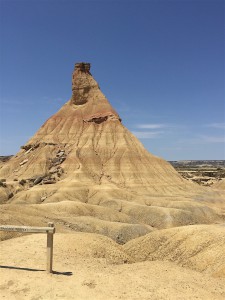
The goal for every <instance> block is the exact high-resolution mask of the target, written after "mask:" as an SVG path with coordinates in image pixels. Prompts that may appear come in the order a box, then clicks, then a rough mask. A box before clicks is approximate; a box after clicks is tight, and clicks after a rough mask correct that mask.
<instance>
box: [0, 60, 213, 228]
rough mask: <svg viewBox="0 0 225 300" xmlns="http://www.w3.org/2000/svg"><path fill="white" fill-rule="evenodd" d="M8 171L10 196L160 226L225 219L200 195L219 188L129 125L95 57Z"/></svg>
mask: <svg viewBox="0 0 225 300" xmlns="http://www.w3.org/2000/svg"><path fill="white" fill-rule="evenodd" d="M0 178H6V179H7V180H6V187H1V194H0V197H1V202H2V203H8V202H10V203H34V204H35V203H36V204H37V203H41V204H45V203H51V202H62V201H70V205H71V201H72V202H73V203H76V207H80V205H82V209H84V207H85V209H86V211H85V212H84V211H83V212H82V213H81V215H82V216H85V215H86V214H89V216H90V212H89V213H87V210H88V209H90V206H91V207H92V214H91V216H92V217H93V216H96V214H98V218H100V219H102V218H103V219H105V221H107V222H108V221H109V219H110V220H111V221H116V222H117V221H119V222H126V223H129V224H130V223H132V224H133V223H135V224H140V223H141V224H146V226H154V227H157V228H164V227H171V226H179V225H184V224H194V223H208V222H211V221H212V220H214V221H215V219H216V220H217V219H218V218H219V217H218V216H217V214H216V213H215V212H214V211H213V209H211V208H209V207H208V206H205V205H204V204H203V202H201V203H200V202H196V201H195V200H196V199H198V200H199V199H203V198H204V197H205V195H206V194H207V195H208V196H206V198H207V201H210V199H211V198H214V195H212V193H211V194H209V193H208V191H206V190H205V189H203V188H200V187H198V186H197V185H195V184H192V183H189V182H188V181H186V180H185V179H183V178H181V177H180V175H179V174H178V173H177V172H176V171H175V170H174V169H173V167H172V166H171V165H170V164H169V163H167V162H166V161H165V160H163V159H161V158H158V157H156V156H154V155H152V154H150V153H149V152H148V151H147V150H146V149H145V148H144V147H143V145H142V144H141V143H140V141H139V140H138V139H137V138H136V137H135V136H134V135H133V134H132V133H131V132H129V130H127V129H126V128H125V127H124V126H123V124H122V122H121V119H120V116H119V115H118V114H117V112H116V111H115V110H114V109H113V108H112V106H111V105H110V103H109V102H108V100H107V99H106V97H105V96H104V95H103V93H102V92H101V90H100V88H99V85H98V83H97V82H96V81H95V79H94V78H93V76H92V75H91V73H90V64H89V63H83V62H82V63H77V64H75V69H74V72H73V75H72V97H71V99H70V100H69V101H68V102H67V103H65V104H64V105H63V106H62V108H61V109H60V110H59V111H58V112H57V113H56V114H55V115H53V116H52V117H50V118H49V119H48V120H47V121H46V122H45V123H44V124H43V125H42V126H41V128H40V129H39V130H38V131H37V132H36V134H35V135H34V136H33V137H32V138H31V139H30V140H29V141H28V142H27V143H26V144H25V145H23V146H22V147H21V150H20V151H19V152H18V153H17V154H16V155H15V156H14V157H12V158H11V159H10V160H9V161H7V162H6V163H4V164H3V165H2V167H1V169H0ZM203 195H204V197H203ZM210 197H211V198H210ZM206 198H204V199H206ZM98 207H101V212H100V210H99V208H98ZM196 208H197V209H196ZM77 209H78V208H77ZM79 209H81V208H79ZM82 209H81V210H82ZM85 209H84V210H85ZM96 211H98V213H97V212H96ZM103 212H104V213H103ZM118 213H119V214H118ZM104 214H105V216H104ZM109 216H111V217H109ZM74 222H75V221H74ZM80 222H81V220H80ZM83 222H85V221H84V220H83ZM90 222H91V223H93V222H94V223H95V226H97V225H96V219H95V220H93V219H92V221H90V220H89V223H90ZM79 224H80V223H79ZM85 224H86V223H85ZM93 226H94V225H93ZM89 227H90V226H89ZM89 227H88V228H89ZM84 228H86V227H85V226H84ZM145 229H146V228H145ZM84 230H85V229H84ZM148 230H149V227H148ZM93 231H95V230H94V229H93Z"/></svg>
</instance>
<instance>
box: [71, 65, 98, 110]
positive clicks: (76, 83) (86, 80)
mask: <svg viewBox="0 0 225 300" xmlns="http://www.w3.org/2000/svg"><path fill="white" fill-rule="evenodd" d="M90 68H91V64H90V63H84V62H81V63H76V64H75V68H74V72H73V75H72V92H73V95H72V100H71V101H72V103H73V104H75V105H82V104H85V103H86V102H87V101H88V97H89V94H90V92H91V90H92V89H95V88H99V86H98V84H97V82H96V81H95V80H94V78H93V77H92V75H91V73H90Z"/></svg>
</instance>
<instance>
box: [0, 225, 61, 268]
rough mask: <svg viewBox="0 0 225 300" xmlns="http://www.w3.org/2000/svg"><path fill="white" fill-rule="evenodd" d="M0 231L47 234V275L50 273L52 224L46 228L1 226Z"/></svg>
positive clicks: (53, 228) (51, 262) (53, 230)
mask: <svg viewBox="0 0 225 300" xmlns="http://www.w3.org/2000/svg"><path fill="white" fill-rule="evenodd" d="M0 231H15V232H23V233H47V268H46V271H47V272H48V273H52V264H53V235H54V233H55V227H54V224H53V223H48V227H31V226H16V225H15V226H14V225H2V226H0Z"/></svg>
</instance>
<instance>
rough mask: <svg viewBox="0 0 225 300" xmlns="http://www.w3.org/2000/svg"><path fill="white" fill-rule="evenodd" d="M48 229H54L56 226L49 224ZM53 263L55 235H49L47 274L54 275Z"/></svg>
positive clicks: (49, 233) (50, 233)
mask: <svg viewBox="0 0 225 300" xmlns="http://www.w3.org/2000/svg"><path fill="white" fill-rule="evenodd" d="M48 227H54V224H53V223H51V222H49V223H48ZM52 261H53V233H52V232H48V233H47V272H48V273H52Z"/></svg>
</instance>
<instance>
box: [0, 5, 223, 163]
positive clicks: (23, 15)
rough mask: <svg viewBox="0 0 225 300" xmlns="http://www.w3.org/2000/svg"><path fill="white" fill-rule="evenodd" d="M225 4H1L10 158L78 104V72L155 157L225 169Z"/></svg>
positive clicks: (1, 130)
mask: <svg viewBox="0 0 225 300" xmlns="http://www.w3.org/2000/svg"><path fill="white" fill-rule="evenodd" d="M224 6H225V2H224V1H220V0H193V1H192V0H179V1H178V0H158V1H157V0H148V1H147V0H146V1H141V0H136V1H124V0H120V1H119V0H118V1H115V0H114V1H108V0H105V1H94V0H93V1H76V0H74V1H67V0H64V1H63V0H29V1H28V0H14V1H13V0H0V48H1V53H0V55H1V58H0V59H1V60H0V84H1V90H0V117H1V121H0V155H7V154H15V153H16V152H17V151H18V150H19V147H20V146H21V145H24V143H25V142H26V141H27V140H28V139H29V138H30V137H31V136H32V135H33V134H34V133H35V132H36V130H37V129H38V128H39V127H40V126H41V125H42V124H43V122H44V121H45V120H46V119H47V118H48V117H50V116H51V115H52V114H54V113H55V112H56V111H57V110H58V109H59V108H60V107H61V106H62V105H63V104H64V103H65V102H66V101H67V100H69V98H70V96H71V74H72V71H73V67H74V63H75V62H80V61H85V62H90V63H91V64H92V68H91V72H92V74H93V76H94V77H95V79H96V80H97V81H98V83H99V85H100V87H101V90H102V91H103V93H104V94H105V95H106V97H107V98H108V100H109V101H110V102H111V104H112V105H113V107H114V108H115V109H116V110H117V112H118V113H119V114H120V116H121V118H122V120H123V124H124V125H125V126H127V127H128V129H129V130H130V131H132V132H133V133H134V134H135V135H136V136H137V137H138V138H139V139H140V140H141V141H142V143H143V144H144V145H145V147H146V148H147V149H148V150H149V151H150V152H151V153H153V154H155V155H157V156H161V157H163V158H165V159H167V160H180V159H225V146H224V145H225V133H224V131H225V107H224V106H225V104H224V102H225V87H224V85H225V46H224V40H225V17H224V14H225V12H224V11H225V7H224Z"/></svg>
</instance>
